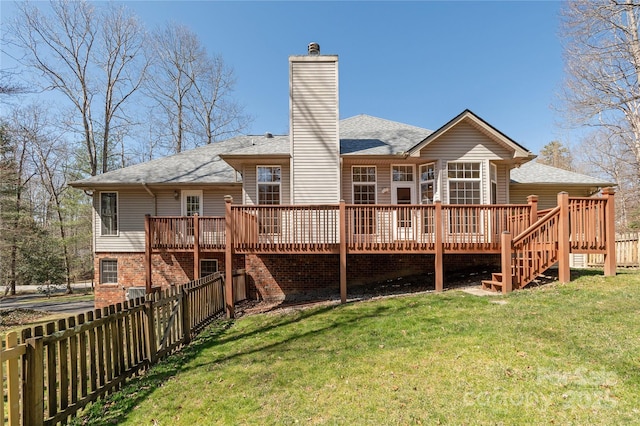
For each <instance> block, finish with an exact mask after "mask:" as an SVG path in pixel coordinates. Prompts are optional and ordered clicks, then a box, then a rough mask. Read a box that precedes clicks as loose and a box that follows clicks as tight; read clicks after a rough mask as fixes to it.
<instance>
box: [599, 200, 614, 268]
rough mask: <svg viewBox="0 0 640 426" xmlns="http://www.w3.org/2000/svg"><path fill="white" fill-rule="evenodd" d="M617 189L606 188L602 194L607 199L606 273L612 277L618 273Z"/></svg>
mask: <svg viewBox="0 0 640 426" xmlns="http://www.w3.org/2000/svg"><path fill="white" fill-rule="evenodd" d="M615 193H616V192H615V190H614V189H613V188H604V189H603V190H602V195H603V196H604V199H605V200H606V205H605V216H604V217H605V219H604V220H605V224H604V226H605V233H606V234H607V235H606V236H605V246H606V253H605V255H604V275H605V277H610V276H613V275H615V274H616V204H615V197H614V195H615Z"/></svg>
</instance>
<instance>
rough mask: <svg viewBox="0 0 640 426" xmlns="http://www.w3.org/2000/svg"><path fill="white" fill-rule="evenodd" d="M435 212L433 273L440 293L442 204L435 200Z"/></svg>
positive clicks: (442, 247)
mask: <svg viewBox="0 0 640 426" xmlns="http://www.w3.org/2000/svg"><path fill="white" fill-rule="evenodd" d="M435 206H436V210H435V213H434V224H433V228H434V229H435V234H436V235H435V237H436V242H435V246H436V247H435V249H436V258H435V273H436V291H437V292H441V291H442V290H443V288H444V262H443V257H444V255H443V252H444V245H443V238H442V233H443V230H444V229H443V223H442V202H441V201H440V200H437V201H436V202H435Z"/></svg>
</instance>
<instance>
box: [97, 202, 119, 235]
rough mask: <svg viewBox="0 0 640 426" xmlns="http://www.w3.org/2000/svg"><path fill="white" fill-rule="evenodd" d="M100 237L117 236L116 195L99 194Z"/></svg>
mask: <svg viewBox="0 0 640 426" xmlns="http://www.w3.org/2000/svg"><path fill="white" fill-rule="evenodd" d="M100 222H101V223H102V225H101V227H100V233H101V235H118V193H117V192H101V193H100Z"/></svg>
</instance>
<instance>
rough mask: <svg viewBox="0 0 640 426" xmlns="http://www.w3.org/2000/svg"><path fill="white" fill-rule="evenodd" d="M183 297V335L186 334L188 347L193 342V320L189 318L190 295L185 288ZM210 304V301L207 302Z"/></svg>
mask: <svg viewBox="0 0 640 426" xmlns="http://www.w3.org/2000/svg"><path fill="white" fill-rule="evenodd" d="M180 294H181V296H182V299H181V301H180V302H181V303H182V333H183V334H184V337H183V339H182V340H183V342H184V344H185V345H188V344H189V342H191V319H190V318H189V293H188V291H187V289H186V288H185V286H182V289H181V291H180ZM207 302H209V301H207Z"/></svg>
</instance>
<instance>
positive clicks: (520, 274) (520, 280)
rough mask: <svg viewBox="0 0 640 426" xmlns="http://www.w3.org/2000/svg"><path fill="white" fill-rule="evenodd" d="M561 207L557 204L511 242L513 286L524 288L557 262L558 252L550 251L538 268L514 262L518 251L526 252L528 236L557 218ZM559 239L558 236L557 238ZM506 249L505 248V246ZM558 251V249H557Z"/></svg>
mask: <svg viewBox="0 0 640 426" xmlns="http://www.w3.org/2000/svg"><path fill="white" fill-rule="evenodd" d="M560 209H561V206H557V207H555V208H553V209H551V210H549V212H548V213H547V214H545V215H544V216H543V217H541V218H540V219H538V220H537V221H536V222H535V223H533V224H532V225H531V226H529V227H528V228H527V229H525V230H524V231H523V232H521V233H520V234H519V235H518V236H516V237H515V238H514V239H513V241H512V242H511V247H510V250H511V268H510V269H511V272H512V276H513V277H514V282H513V287H514V288H522V287H524V286H525V285H527V284H528V283H529V282H531V280H533V278H535V277H536V276H537V275H538V274H539V273H541V272H542V271H543V270H544V269H546V268H548V267H549V266H551V265H552V264H553V263H555V259H556V258H557V253H553V252H552V253H550V254H551V255H550V256H549V257H548V258H547V261H546V262H544V263H543V264H542V265H539V267H537V268H531V269H529V270H528V272H527V270H526V269H525V268H519V267H518V265H517V264H516V263H514V259H517V253H519V252H521V253H522V252H524V250H522V249H523V248H524V245H525V244H524V243H523V241H524V240H526V239H527V238H528V237H531V236H533V233H534V232H536V231H538V230H539V229H540V228H542V227H543V226H544V225H546V224H548V223H549V222H551V220H552V219H553V218H556V217H558V218H559V216H560ZM555 239H556V240H557V237H556V238H555ZM503 250H504V248H503ZM556 251H557V249H556Z"/></svg>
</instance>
